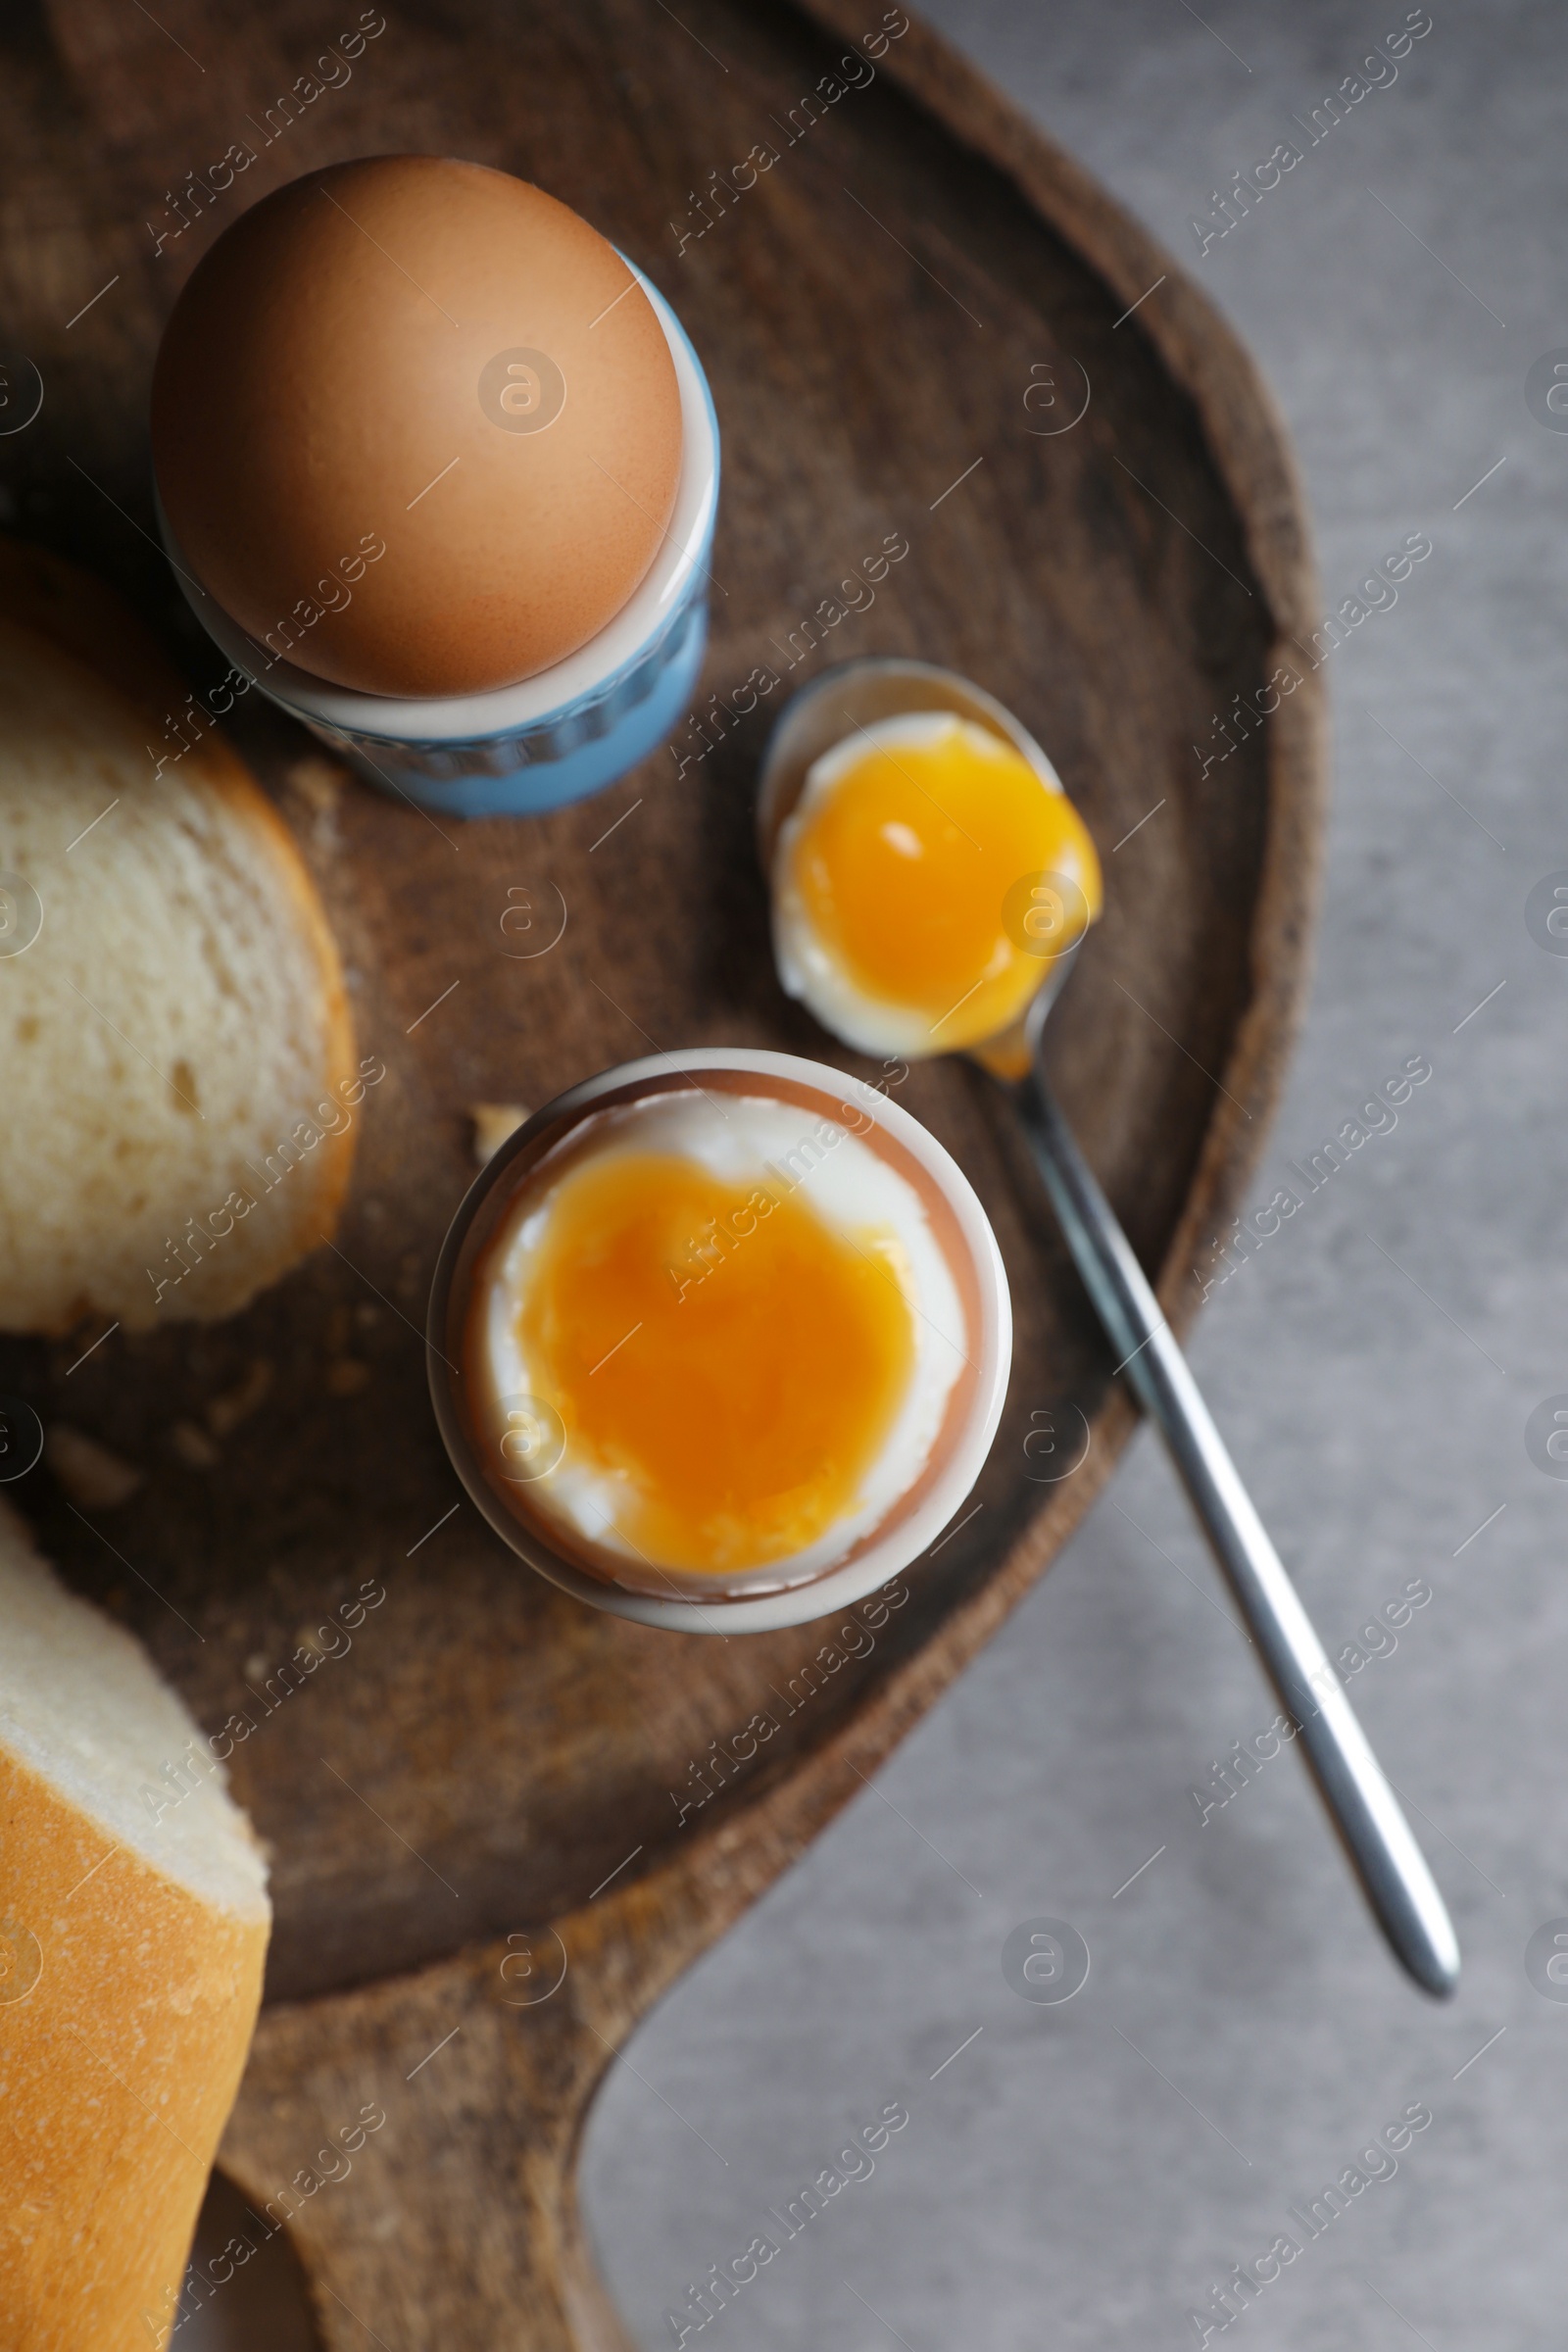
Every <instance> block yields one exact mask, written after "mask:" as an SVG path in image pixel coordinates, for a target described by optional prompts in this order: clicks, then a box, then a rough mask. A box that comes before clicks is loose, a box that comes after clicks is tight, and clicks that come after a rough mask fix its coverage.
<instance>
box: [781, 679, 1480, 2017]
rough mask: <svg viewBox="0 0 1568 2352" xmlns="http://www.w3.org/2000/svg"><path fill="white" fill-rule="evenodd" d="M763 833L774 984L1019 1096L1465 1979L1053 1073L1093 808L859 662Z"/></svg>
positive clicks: (920, 688) (1241, 1587) (1352, 1819)
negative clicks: (970, 1063)
mask: <svg viewBox="0 0 1568 2352" xmlns="http://www.w3.org/2000/svg"><path fill="white" fill-rule="evenodd" d="M758 833H759V846H760V854H761V858H762V865H763V870H764V872H765V873H766V874H767V876H768V880H769V886H770V892H771V898H772V909H773V949H774V957H775V961H776V963H777V966H778V972H779V978H780V980H781V982H782V984H783V986H784V988H785V989H786V991H787V992H788V993H789V994H790V995H791V996H793V997H796V998H798V999H799V1000H800V1001H801V1002H802V1003H804V1004H805V1005H807V1006H808V1007H809V1010H810V1011H811V1012H812V1013H813V1014H814V1015H815V1017H816V1018H817V1020H818V1021H820V1022H821V1023H822V1025H823V1027H824V1028H826V1029H828V1030H830V1031H831V1032H832V1033H833V1034H834V1035H835V1036H837V1037H839V1038H841V1039H842V1040H843V1041H844V1042H845V1043H846V1044H847V1045H850V1046H853V1047H856V1048H857V1049H858V1051H860V1052H861V1053H865V1054H900V1055H903V1056H904V1057H906V1058H914V1057H917V1056H918V1057H927V1056H930V1055H934V1054H947V1053H961V1054H967V1055H968V1056H969V1057H970V1058H971V1059H973V1060H974V1061H976V1062H978V1063H979V1064H980V1065H981V1067H982V1068H984V1069H985V1070H986V1071H987V1072H988V1073H989V1075H990V1077H991V1078H992V1079H993V1080H994V1081H995V1082H996V1084H997V1085H998V1086H1000V1087H1001V1088H1002V1089H1003V1090H1004V1092H1005V1095H1006V1097H1007V1099H1008V1100H1009V1102H1010V1103H1011V1104H1012V1107H1013V1110H1014V1112H1015V1114H1016V1116H1017V1119H1018V1122H1019V1126H1020V1129H1021V1131H1022V1134H1023V1137H1024V1140H1025V1142H1026V1144H1027V1146H1028V1149H1029V1152H1030V1154H1031V1156H1032V1157H1033V1159H1034V1162H1035V1165H1036V1167H1037V1168H1038V1170H1039V1172H1040V1176H1041V1178H1042V1181H1043V1182H1044V1185H1045V1188H1046V1192H1047V1194H1048V1196H1049V1198H1050V1200H1051V1202H1052V1205H1053V1207H1054V1210H1055V1212H1056V1215H1057V1217H1058V1219H1059V1221H1060V1224H1061V1227H1062V1230H1063V1232H1064V1234H1065V1237H1066V1240H1067V1243H1068V1247H1069V1249H1070V1250H1071V1251H1072V1255H1073V1260H1074V1263H1075V1264H1076V1266H1077V1268H1078V1271H1079V1274H1080V1276H1081V1278H1082V1280H1083V1283H1084V1286H1085V1288H1086V1290H1087V1291H1088V1293H1089V1295H1090V1298H1091V1299H1092V1300H1093V1302H1094V1305H1095V1308H1096V1310H1097V1312H1098V1313H1099V1315H1100V1318H1101V1321H1102V1323H1103V1326H1104V1329H1105V1333H1106V1336H1107V1338H1108V1339H1109V1342H1110V1345H1111V1347H1112V1348H1114V1350H1115V1354H1116V1359H1117V1370H1118V1371H1119V1372H1123V1373H1125V1375H1126V1377H1127V1380H1128V1383H1129V1385H1130V1387H1131V1388H1132V1389H1133V1392H1134V1394H1135V1395H1136V1396H1137V1397H1138V1400H1139V1402H1140V1403H1141V1404H1142V1406H1143V1408H1144V1410H1145V1411H1146V1412H1147V1413H1148V1414H1149V1415H1150V1417H1151V1418H1152V1420H1153V1421H1154V1422H1155V1423H1156V1425H1157V1426H1158V1428H1159V1430H1160V1432H1161V1434H1162V1436H1163V1437H1164V1439H1165V1442H1166V1445H1167V1446H1168V1447H1169V1449H1170V1453H1171V1457H1172V1460H1173V1462H1174V1464H1175V1467H1176V1469H1177V1472H1178V1474H1179V1475H1180V1477H1181V1479H1182V1482H1183V1484H1184V1486H1185V1487H1186V1489H1187V1492H1188V1495H1189V1497H1190V1499H1191V1501H1192V1504H1193V1507H1194V1509H1195V1511H1196V1512H1197V1515H1198V1517H1199V1519H1200V1521H1201V1525H1202V1527H1203V1530H1204V1533H1205V1535H1206V1536H1207V1538H1208V1541H1209V1543H1210V1544H1211V1546H1212V1548H1213V1551H1214V1554H1215V1557H1216V1559H1217V1560H1218V1562H1219V1564H1220V1567H1221V1569H1222V1570H1223V1571H1224V1573H1225V1576H1226V1578H1227V1580H1228V1581H1229V1583H1230V1586H1231V1589H1232V1591H1233V1593H1235V1595H1236V1598H1237V1601H1238V1603H1239V1604H1240V1607H1241V1610H1242V1613H1243V1616H1244V1619H1245V1621H1246V1623H1247V1626H1248V1629H1249V1631H1250V1635H1251V1637H1252V1640H1253V1642H1254V1643H1255V1644H1256V1646H1257V1649H1258V1651H1259V1653H1260V1655H1261V1657H1262V1659H1263V1663H1264V1665H1265V1667H1266V1669H1267V1671H1268V1673H1269V1675H1270V1677H1271V1679H1272V1681H1273V1683H1274V1686H1275V1689H1276V1690H1277V1691H1278V1693H1279V1695H1280V1697H1281V1699H1282V1700H1283V1702H1284V1704H1285V1706H1286V1708H1287V1709H1288V1711H1289V1713H1290V1715H1291V1716H1292V1718H1293V1719H1294V1721H1295V1723H1296V1725H1297V1726H1298V1737H1299V1742H1300V1744H1301V1746H1302V1747H1303V1749H1304V1750H1305V1752H1306V1756H1307V1760H1308V1763H1309V1765H1310V1767H1311V1769H1312V1772H1313V1775H1314V1777H1315V1779H1316V1781H1317V1784H1318V1787H1319V1789H1320V1791H1321V1794H1322V1796H1323V1799H1324V1802H1325V1804H1326V1805H1327V1807H1328V1810H1329V1813H1330V1815H1331V1817H1332V1819H1333V1821H1334V1824H1335V1826H1336V1828H1337V1829H1338V1831H1339V1833H1340V1836H1341V1838H1342V1840H1343V1841H1344V1844H1345V1846H1346V1849H1347V1851H1348V1855H1349V1858H1350V1860H1351V1863H1352V1864H1353V1866H1354V1868H1355V1870H1356V1873H1357V1875H1358V1877H1359V1879H1360V1881H1361V1885H1362V1887H1363V1890H1364V1892H1365V1894H1366V1896H1367V1900H1368V1902H1369V1904H1370V1906H1371V1909H1372V1911H1373V1914H1374V1916H1375V1917H1376V1919H1377V1921H1378V1923H1379V1925H1380V1926H1381V1928H1382V1929H1383V1932H1384V1934H1385V1936H1387V1937H1388V1939H1389V1942H1390V1944H1391V1946H1392V1947H1393V1949H1394V1951H1395V1953H1396V1955H1397V1958H1398V1959H1399V1961H1400V1962H1401V1963H1402V1965H1403V1966H1404V1967H1405V1968H1406V1969H1407V1970H1408V1972H1409V1973H1410V1975H1411V1976H1412V1977H1413V1978H1414V1979H1415V1981H1416V1982H1417V1984H1419V1985H1421V1986H1422V1987H1423V1988H1424V1989H1425V1990H1426V1991H1428V1992H1431V1993H1434V1994H1440V1995H1441V1994H1446V1993H1449V1992H1451V1991H1452V1990H1453V1989H1454V1986H1455V1985H1456V1984H1457V1982H1458V1974H1459V1951H1458V1944H1457V1941H1456V1938H1455V1936H1454V1933H1453V1928H1452V1925H1451V1923H1450V1921H1449V1919H1448V1915H1447V1912H1446V1909H1445V1907H1444V1903H1443V1898H1442V1896H1441V1894H1440V1893H1439V1891H1438V1888H1437V1886H1436V1884H1435V1883H1434V1881H1433V1878H1432V1874H1431V1872H1430V1870H1429V1869H1428V1867H1427V1863H1426V1859H1425V1857H1424V1855H1423V1854H1422V1852H1421V1849H1420V1847H1419V1845H1418V1844H1417V1843H1416V1840H1415V1838H1414V1837H1413V1836H1412V1834H1411V1831H1410V1828H1409V1825H1408V1823H1407V1822H1406V1820H1405V1818H1404V1814H1403V1812H1402V1810H1401V1808H1400V1806H1399V1803H1398V1800H1397V1797H1396V1796H1395V1793H1394V1791H1393V1789H1392V1788H1391V1787H1390V1785H1389V1782H1388V1780H1387V1779H1386V1777H1385V1775H1384V1773H1383V1771H1382V1769H1381V1767H1380V1765H1379V1764H1378V1761H1377V1758H1376V1757H1375V1756H1374V1754H1373V1753H1372V1750H1371V1747H1370V1746H1369V1745H1368V1743H1367V1740H1366V1738H1365V1736H1364V1734H1363V1733H1362V1731H1361V1728H1360V1725H1359V1724H1358V1722H1357V1721H1356V1718H1355V1715H1354V1713H1353V1712H1352V1710H1351V1708H1350V1705H1349V1702H1348V1699H1347V1697H1346V1695H1345V1691H1344V1689H1343V1687H1342V1685H1341V1683H1340V1679H1339V1676H1338V1675H1337V1673H1336V1672H1335V1669H1334V1667H1333V1666H1332V1665H1331V1664H1330V1662H1329V1659H1328V1657H1327V1655H1326V1654H1325V1652H1324V1649H1323V1645H1322V1643H1321V1642H1320V1641H1319V1640H1318V1638H1317V1635H1316V1633H1315V1632H1314V1631H1313V1628H1312V1625H1311V1623H1310V1621H1309V1619H1308V1618H1307V1615H1306V1612H1305V1610H1304V1609H1303V1608H1302V1606H1301V1603H1300V1600H1299V1596H1298V1594H1297V1593H1296V1591H1295V1588H1294V1586H1293V1585H1292V1583H1291V1580H1290V1577H1289V1576H1288V1574H1287V1572H1286V1570H1285V1567H1284V1565H1283V1563H1282V1562H1281V1560H1280V1557H1279V1554H1278V1553H1277V1552H1276V1550H1275V1549H1274V1546H1273V1544H1272V1543H1271V1542H1270V1540H1269V1536H1268V1533H1267V1531H1266V1530H1265V1528H1264V1526H1263V1524H1262V1521H1261V1520H1260V1519H1259V1518H1258V1515H1257V1512H1256V1511H1255V1509H1254V1508H1253V1506H1252V1503H1251V1500H1250V1497H1249V1495H1248V1494H1247V1491H1246V1489H1245V1488H1244V1486H1243V1484H1242V1481H1241V1479H1240V1477H1239V1475H1238V1473H1237V1471H1236V1467H1235V1465H1234V1463H1233V1462H1232V1460H1231V1458H1230V1454H1229V1452H1228V1451H1227V1449H1226V1446H1225V1444H1224V1441H1223V1439H1222V1438H1221V1437H1220V1434H1219V1432H1218V1430H1217V1429H1216V1427H1215V1425H1214V1422H1213V1420H1212V1419H1211V1417H1210V1415H1209V1412H1208V1409H1207V1406H1206V1405H1205V1404H1204V1402H1203V1399H1202V1397H1201V1394H1200V1392H1199V1389H1198V1385H1197V1383H1196V1382H1195V1380H1194V1379H1193V1375H1192V1372H1191V1370H1190V1368H1189V1366H1188V1364H1187V1360H1186V1358H1185V1356H1184V1355H1183V1354H1182V1351H1181V1349H1180V1348H1179V1347H1178V1346H1177V1344H1176V1341H1175V1338H1174V1336H1173V1334H1172V1332H1171V1330H1170V1327H1169V1324H1168V1323H1167V1321H1166V1319H1165V1316H1164V1314H1163V1313H1162V1311H1161V1309H1160V1306H1159V1303H1158V1301H1157V1299H1155V1296H1154V1293H1153V1290H1152V1287H1151V1285H1150V1282H1149V1280H1148V1277H1147V1276H1146V1274H1145V1273H1144V1270H1143V1268H1142V1266H1141V1265H1140V1264H1139V1262H1138V1259H1137V1257H1136V1256H1135V1255H1134V1253H1133V1250H1132V1248H1131V1245H1130V1244H1129V1242H1128V1240H1127V1237H1126V1235H1125V1234H1124V1233H1123V1231H1122V1229H1121V1227H1120V1225H1119V1224H1118V1222H1117V1220H1116V1217H1115V1214H1114V1212H1113V1210H1112V1209H1111V1207H1110V1204H1109V1202H1108V1201H1106V1199H1105V1197H1104V1194H1103V1192H1102V1190H1101V1188H1100V1185H1099V1183H1098V1182H1097V1180H1096V1178H1095V1176H1094V1173H1093V1171H1092V1170H1091V1168H1090V1166H1089V1163H1088V1161H1087V1160H1086V1159H1085V1158H1084V1155H1083V1153H1082V1152H1081V1151H1080V1150H1079V1148H1078V1145H1077V1143H1076V1142H1075V1140H1074V1138H1073V1135H1072V1133H1071V1130H1070V1129H1069V1127H1068V1125H1067V1123H1066V1121H1065V1119H1064V1118H1063V1116H1062V1114H1061V1111H1060V1109H1059V1107H1058V1106H1057V1104H1056V1103H1055V1101H1054V1097H1053V1096H1052V1093H1051V1091H1050V1089H1049V1087H1048V1086H1047V1084H1046V1081H1045V1079H1044V1077H1043V1075H1042V1072H1041V1067H1040V1057H1039V1053H1038V1047H1039V1043H1040V1038H1041V1033H1042V1031H1043V1029H1044V1026H1045V1022H1046V1019H1047V1016H1048V1014H1049V1012H1050V1008H1051V1005H1052V1004H1053V1003H1054V1000H1055V997H1056V995H1057V994H1058V992H1059V990H1060V989H1061V987H1062V986H1063V984H1064V983H1065V981H1066V980H1067V978H1068V977H1069V975H1070V973H1071V971H1072V968H1073V966H1074V965H1075V963H1076V962H1077V960H1078V956H1079V951H1080V949H1081V947H1082V945H1083V942H1084V940H1085V939H1086V937H1087V936H1088V933H1089V931H1090V929H1091V927H1092V925H1093V924H1094V922H1095V921H1096V919H1097V918H1098V916H1099V913H1100V910H1101V906H1102V903H1103V889H1102V878H1101V870H1100V861H1099V858H1098V857H1097V855H1096V852H1095V847H1094V842H1093V839H1092V837H1091V835H1090V833H1089V830H1088V828H1087V826H1086V825H1085V824H1084V822H1083V819H1082V817H1081V816H1080V815H1079V814H1078V812H1077V810H1076V809H1074V808H1073V805H1072V803H1071V801H1070V800H1069V798H1068V796H1067V794H1066V792H1065V791H1064V789H1063V787H1062V784H1061V780H1060V778H1059V777H1058V776H1057V774H1056V772H1055V770H1054V767H1053V766H1052V764H1051V761H1050V760H1049V759H1048V758H1047V757H1046V754H1045V753H1044V751H1043V750H1042V749H1041V747H1040V746H1039V744H1038V743H1036V742H1035V740H1034V738H1033V737H1032V736H1031V735H1030V734H1029V733H1028V732H1027V730H1026V729H1025V728H1024V727H1022V726H1021V725H1020V724H1019V722H1018V721H1017V719H1015V718H1014V717H1013V715H1012V713H1011V712H1010V711H1006V710H1005V709H1004V707H1003V706H1002V705H1001V704H1000V703H998V702H997V701H996V700H995V699H994V697H992V696H991V695H989V694H986V693H985V692H984V691H983V690H982V689H980V688H979V687H977V686H974V685H972V684H971V683H970V682H969V681H968V680H967V679H964V678H961V677H958V676H956V674H955V673H953V672H952V671H949V670H944V669H940V668H938V667H936V666H935V665H934V664H932V663H930V662H912V661H902V660H896V659H885V658H873V659H870V660H865V661H860V662H847V663H845V664H844V665H842V666H841V667H839V668H836V669H832V670H828V671H825V672H824V673H823V675H822V676H821V677H819V678H817V679H816V680H814V681H813V682H812V684H811V685H809V686H808V687H805V688H803V689H802V690H801V692H800V693H799V694H797V695H796V696H795V698H794V699H793V701H792V702H791V703H790V704H789V705H788V706H787V707H786V709H785V710H784V711H783V712H782V714H781V715H780V718H779V720H778V723H777V725H776V726H775V728H774V731H773V735H772V738H771V740H770V742H769V744H768V748H767V752H766V754H765V757H764V760H763V766H762V774H761V779H760V796H759V803H758Z"/></svg>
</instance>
